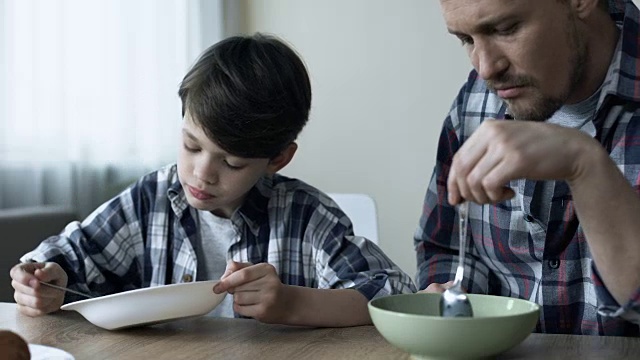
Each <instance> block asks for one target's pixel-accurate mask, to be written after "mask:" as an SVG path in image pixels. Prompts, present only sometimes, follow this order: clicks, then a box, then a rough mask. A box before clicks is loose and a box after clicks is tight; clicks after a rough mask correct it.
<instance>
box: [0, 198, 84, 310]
mask: <svg viewBox="0 0 640 360" xmlns="http://www.w3.org/2000/svg"><path fill="white" fill-rule="evenodd" d="M76 219H77V216H76V214H75V212H74V211H73V210H71V209H68V208H66V207H61V206H53V205H51V206H49V205H43V206H34V207H24V208H15V209H1V210H0V234H2V237H3V239H2V241H1V242H0V259H1V260H2V261H0V273H1V274H0V276H1V278H0V279H1V280H0V301H4V302H7V301H9V302H13V288H12V287H11V279H10V278H9V270H10V269H11V267H13V265H15V264H17V263H18V262H19V260H20V256H22V255H24V254H25V253H27V252H29V251H31V250H33V249H35V248H36V247H37V246H38V244H40V242H41V241H42V240H44V239H45V238H47V237H49V236H50V235H56V234H58V233H60V231H62V230H63V229H64V227H65V226H66V225H67V224H68V223H69V222H71V221H73V220H76Z"/></svg>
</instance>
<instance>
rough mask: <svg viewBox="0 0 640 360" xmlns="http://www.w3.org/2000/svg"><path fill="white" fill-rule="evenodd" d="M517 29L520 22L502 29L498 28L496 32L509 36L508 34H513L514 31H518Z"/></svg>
mask: <svg viewBox="0 0 640 360" xmlns="http://www.w3.org/2000/svg"><path fill="white" fill-rule="evenodd" d="M516 30H518V24H513V25H510V26H507V27H504V28H501V29H496V33H497V34H498V35H503V36H507V35H511V34H513V33H515V32H516Z"/></svg>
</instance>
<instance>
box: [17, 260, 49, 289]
mask: <svg viewBox="0 0 640 360" xmlns="http://www.w3.org/2000/svg"><path fill="white" fill-rule="evenodd" d="M43 267H44V264H43V263H27V264H18V265H16V266H14V267H13V268H11V271H10V275H11V278H12V279H14V280H15V281H17V282H19V283H21V284H25V285H28V284H29V282H30V281H31V280H33V279H34V278H35V275H34V272H35V271H36V270H38V269H42V268H43Z"/></svg>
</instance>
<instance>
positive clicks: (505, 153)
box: [447, 120, 601, 205]
mask: <svg viewBox="0 0 640 360" xmlns="http://www.w3.org/2000/svg"><path fill="white" fill-rule="evenodd" d="M594 146H598V147H600V148H601V146H600V144H599V143H598V142H597V141H595V140H594V139H592V138H591V137H589V136H588V135H587V134H585V133H583V132H581V131H579V130H576V129H570V128H565V127H561V126H558V125H553V124H547V123H542V122H533V121H496V120H486V121H484V122H483V123H482V124H481V125H480V127H479V128H478V129H477V130H476V131H475V132H474V133H473V135H472V136H471V137H469V139H468V140H467V141H466V142H465V143H464V144H463V145H462V147H461V148H460V150H459V151H458V152H457V153H456V154H455V155H454V157H453V163H452V164H451V169H450V171H449V178H448V179H447V189H448V192H449V199H448V200H449V203H450V204H452V205H455V204H458V203H460V202H461V201H462V199H466V200H469V201H473V202H475V203H477V204H487V203H496V202H501V201H504V200H507V199H510V198H512V197H513V196H514V192H513V190H511V189H510V188H508V187H506V185H507V184H508V183H509V181H511V180H517V179H529V180H565V181H572V180H574V179H576V178H578V177H579V176H580V175H581V174H582V173H584V172H585V169H586V168H588V166H589V165H588V164H587V162H588V159H587V158H588V157H589V156H590V154H591V153H590V152H588V151H585V149H587V148H588V149H595V147H594Z"/></svg>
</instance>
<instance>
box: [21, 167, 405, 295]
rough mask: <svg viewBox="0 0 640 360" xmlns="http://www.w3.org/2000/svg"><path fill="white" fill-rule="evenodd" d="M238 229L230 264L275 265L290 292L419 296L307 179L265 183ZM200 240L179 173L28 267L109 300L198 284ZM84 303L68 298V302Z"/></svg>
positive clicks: (77, 229) (140, 188)
mask: <svg viewBox="0 0 640 360" xmlns="http://www.w3.org/2000/svg"><path fill="white" fill-rule="evenodd" d="M231 221H232V223H233V226H234V227H235V228H236V230H237V231H238V233H239V234H240V236H239V237H238V238H237V240H235V241H234V242H232V243H231V245H230V247H229V250H228V253H227V257H228V258H229V259H233V260H235V261H242V262H250V263H254V264H255V263H262V262H267V263H270V264H271V265H273V266H274V267H275V268H276V270H277V273H278V275H279V276H280V280H281V281H282V283H283V284H289V285H299V286H306V287H312V288H321V289H338V288H353V289H356V290H358V291H360V292H361V293H362V294H363V295H365V296H366V297H367V298H368V299H372V298H374V297H378V296H382V295H389V294H397V293H407V292H414V291H415V286H414V285H413V283H412V281H411V278H410V277H409V276H408V275H406V274H405V273H404V272H402V271H401V270H400V269H399V268H398V267H397V266H396V265H395V264H394V263H393V262H392V261H391V260H389V258H388V257H387V256H385V254H384V253H383V252H382V251H381V250H380V248H378V246H376V245H375V244H373V243H372V242H370V241H368V240H366V239H365V238H362V237H359V236H354V235H353V228H352V225H351V222H350V220H349V218H348V217H347V216H346V215H345V214H344V213H343V212H342V211H341V210H340V209H339V208H338V206H337V205H336V204H335V203H334V202H333V201H332V200H331V199H330V198H329V197H328V196H327V195H325V194H324V193H322V192H320V191H319V190H317V189H315V188H313V187H311V186H309V185H307V184H305V183H303V182H301V181H299V180H295V179H290V178H286V177H284V176H280V175H274V176H273V177H264V178H262V179H261V180H260V181H259V182H258V183H257V184H256V186H255V187H254V188H253V189H251V190H250V191H249V193H248V195H247V198H246V200H245V202H244V204H243V205H242V206H241V208H240V209H239V210H238V211H236V212H235V214H234V215H233V216H232V218H231ZM198 236H200V231H199V229H198V228H197V210H196V209H194V208H192V207H191V206H189V204H188V203H187V200H186V198H185V194H184V191H183V189H182V186H181V185H180V182H179V180H178V174H177V167H176V166H175V165H172V166H168V167H166V168H163V169H161V170H159V171H156V172H153V173H151V174H148V175H146V176H144V177H143V178H141V179H140V180H138V181H137V182H136V183H135V184H133V185H132V186H131V187H129V188H128V189H126V190H124V191H123V192H122V193H121V194H119V195H118V196H117V197H115V198H113V199H112V200H110V201H109V202H107V203H105V204H103V205H102V206H100V207H99V208H98V209H96V210H95V211H94V212H93V213H92V214H91V215H89V216H88V217H87V218H86V219H85V220H84V221H83V222H82V223H80V222H73V223H70V224H69V225H67V227H66V228H65V229H64V231H63V232H62V233H61V234H60V235H58V236H52V237H50V238H48V239H46V240H45V241H43V242H42V243H41V244H40V245H39V246H38V247H37V248H36V249H35V250H33V251H32V252H30V253H28V254H26V255H24V256H23V257H22V259H21V260H22V261H26V260H27V259H34V260H37V261H52V262H56V263H58V264H60V265H61V266H62V268H63V269H64V270H65V271H66V272H67V274H68V276H69V287H70V288H72V289H76V290H80V291H85V292H90V293H91V294H93V295H105V294H111V293H117V292H121V291H126V290H132V289H138V288H143V287H148V286H158V285H163V284H170V283H178V282H188V281H192V280H193V279H196V270H197V268H198V267H197V261H198V259H197V258H196V253H195V251H194V248H193V246H192V243H193V242H194V241H196V239H197V237H198ZM78 299H79V298H77V297H75V296H74V295H73V294H69V293H67V298H65V302H70V301H75V300H78Z"/></svg>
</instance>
